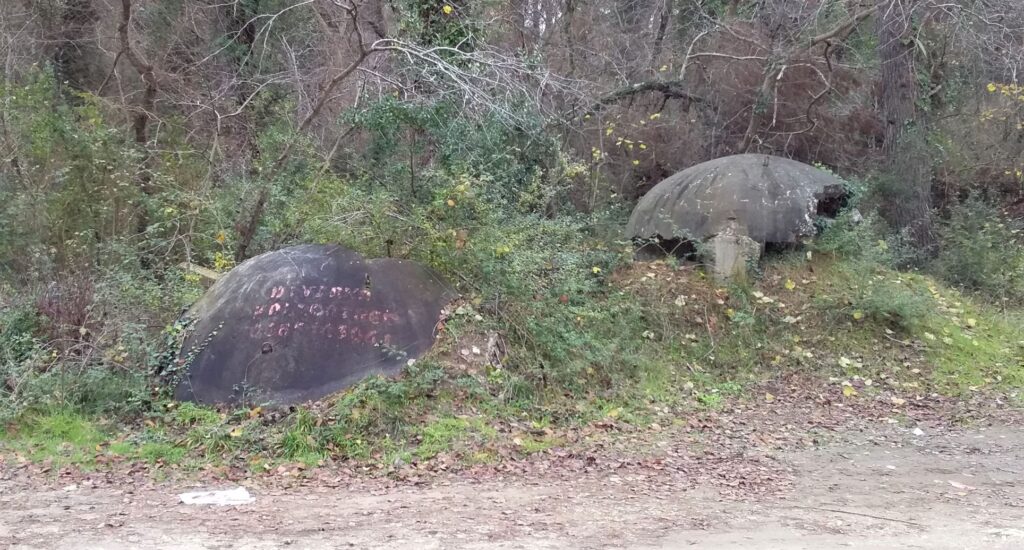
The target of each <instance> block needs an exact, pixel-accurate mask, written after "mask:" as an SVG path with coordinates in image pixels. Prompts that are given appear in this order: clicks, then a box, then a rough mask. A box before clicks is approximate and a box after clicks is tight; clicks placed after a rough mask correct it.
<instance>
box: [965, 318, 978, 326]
mask: <svg viewBox="0 0 1024 550" xmlns="http://www.w3.org/2000/svg"><path fill="white" fill-rule="evenodd" d="M967 326H969V327H971V328H974V327H976V326H978V320H977V319H968V320H967Z"/></svg>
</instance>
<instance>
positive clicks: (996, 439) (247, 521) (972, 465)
mask: <svg viewBox="0 0 1024 550" xmlns="http://www.w3.org/2000/svg"><path fill="white" fill-rule="evenodd" d="M772 462H773V463H774V464H778V465H779V466H780V468H781V469H782V470H783V471H786V472H787V474H786V476H785V477H786V482H785V483H782V484H780V485H779V487H778V488H777V490H773V491H769V492H768V493H769V494H766V495H765V494H762V495H759V496H753V495H746V496H744V495H743V492H742V491H739V492H737V491H733V490H730V489H729V487H728V484H726V485H725V486H723V485H711V484H706V483H698V484H696V485H694V483H693V482H692V480H690V481H689V482H688V480H687V479H685V476H686V474H684V473H680V472H670V471H667V470H664V471H658V470H652V469H649V468H647V469H645V468H639V469H635V468H634V469H629V468H625V469H623V470H622V471H615V470H612V471H599V472H592V473H583V474H580V475H579V476H578V478H575V477H576V476H572V477H570V478H568V479H567V478H566V476H564V475H563V476H541V477H539V478H534V479H528V478H523V477H517V476H510V477H509V478H508V479H500V478H499V479H495V480H491V481H487V482H475V483H470V482H464V481H458V478H456V477H454V476H453V477H451V478H450V479H451V481H438V482H434V483H433V484H430V485H421V486H410V485H403V486H398V487H391V488H385V487H373V486H371V485H367V486H361V487H351V486H348V487H337V488H329V487H325V486H322V485H314V486H310V487H294V488H291V489H261V488H260V487H258V486H254V487H251V490H252V493H253V494H254V495H255V497H256V502H255V503H253V504H250V505H245V506H241V507H237V508H234V507H229V508H213V507H202V506H185V505H183V504H179V503H178V502H177V494H178V493H179V492H182V491H185V490H189V489H191V487H186V486H173V485H155V486H147V487H131V486H121V487H109V486H108V487H89V486H88V485H85V486H77V487H63V488H62V487H52V486H46V485H44V484H43V483H42V482H40V481H37V480H36V481H34V480H25V479H19V478H17V477H16V476H6V477H7V478H8V479H7V480H6V481H0V510H2V512H0V546H8V547H10V548H19V549H29V548H40V549H42V548H70V549H87V548H89V549H93V548H103V549H122V548H123V549H128V548H132V549H134V548H142V549H152V548H176V549H269V548H284V547H292V548H310V549H321V548H323V549H326V548H345V547H352V548H415V549H425V548H445V549H447V548H459V549H476V548H501V549H513V548H522V549H535V548H639V549H668V548H690V547H693V548H712V549H718V548H757V549H769V548H778V549H796V548H814V549H818V548H901V549H902V548H950V549H952V548H956V549H961V548H985V549H996V548H1006V549H1010V548H1024V477H1022V476H1024V473H1022V472H1024V431H1021V430H1019V429H1017V428H1012V427H1005V426H1004V427H995V428H984V429H983V428H977V429H972V430H969V431H962V432H950V431H945V430H941V429H939V428H936V429H935V433H925V434H923V435H922V434H918V435H915V434H914V433H913V432H909V431H907V430H900V431H899V433H890V434H889V435H887V436H878V435H860V436H859V439H856V438H851V440H850V441H849V442H847V443H844V444H841V445H836V446H833V447H830V448H825V449H818V450H812V451H801V452H787V453H780V454H778V455H777V456H775V457H774V459H772ZM0 478H4V476H0ZM709 485H711V486H709Z"/></svg>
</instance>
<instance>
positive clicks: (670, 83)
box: [585, 80, 707, 114]
mask: <svg viewBox="0 0 1024 550" xmlns="http://www.w3.org/2000/svg"><path fill="white" fill-rule="evenodd" d="M645 92H660V93H661V94H663V95H664V96H665V97H667V98H674V99H682V100H684V101H685V102H686V106H687V107H689V105H690V103H693V102H696V103H704V102H706V101H707V100H706V99H705V98H703V97H701V96H696V95H693V94H690V93H688V92H686V91H684V90H683V81H681V80H665V81H657V80H655V81H649V82H638V83H636V84H633V85H632V86H628V87H626V88H622V89H621V90H616V91H614V92H611V93H609V94H606V95H604V96H601V97H600V98H598V99H597V101H595V102H594V104H593V105H592V106H591V107H590V108H589V109H587V111H586V113H585V114H594V113H596V112H598V111H600V110H601V109H603V108H604V107H605V106H607V105H610V104H612V103H615V102H616V101H619V100H620V99H625V98H627V97H631V96H634V95H637V94H642V93H645Z"/></svg>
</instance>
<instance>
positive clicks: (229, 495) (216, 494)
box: [178, 487, 256, 506]
mask: <svg viewBox="0 0 1024 550" xmlns="http://www.w3.org/2000/svg"><path fill="white" fill-rule="evenodd" d="M178 497H179V498H180V499H181V502H182V503H184V504H210V505H213V506H238V505H241V504H251V503H253V502H255V501H256V499H255V498H253V497H252V495H250V494H249V491H247V490H246V489H245V487H235V488H234V489H228V490H225V491H197V492H194V493H182V494H180V495H178Z"/></svg>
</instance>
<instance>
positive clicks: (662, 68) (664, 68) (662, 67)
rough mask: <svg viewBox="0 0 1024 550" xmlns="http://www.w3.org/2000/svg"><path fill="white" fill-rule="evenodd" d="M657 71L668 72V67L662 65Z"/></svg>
mask: <svg viewBox="0 0 1024 550" xmlns="http://www.w3.org/2000/svg"><path fill="white" fill-rule="evenodd" d="M658 70H659V71H661V72H665V71H667V70H668V65H662V66H661V68H660V69H658Z"/></svg>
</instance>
